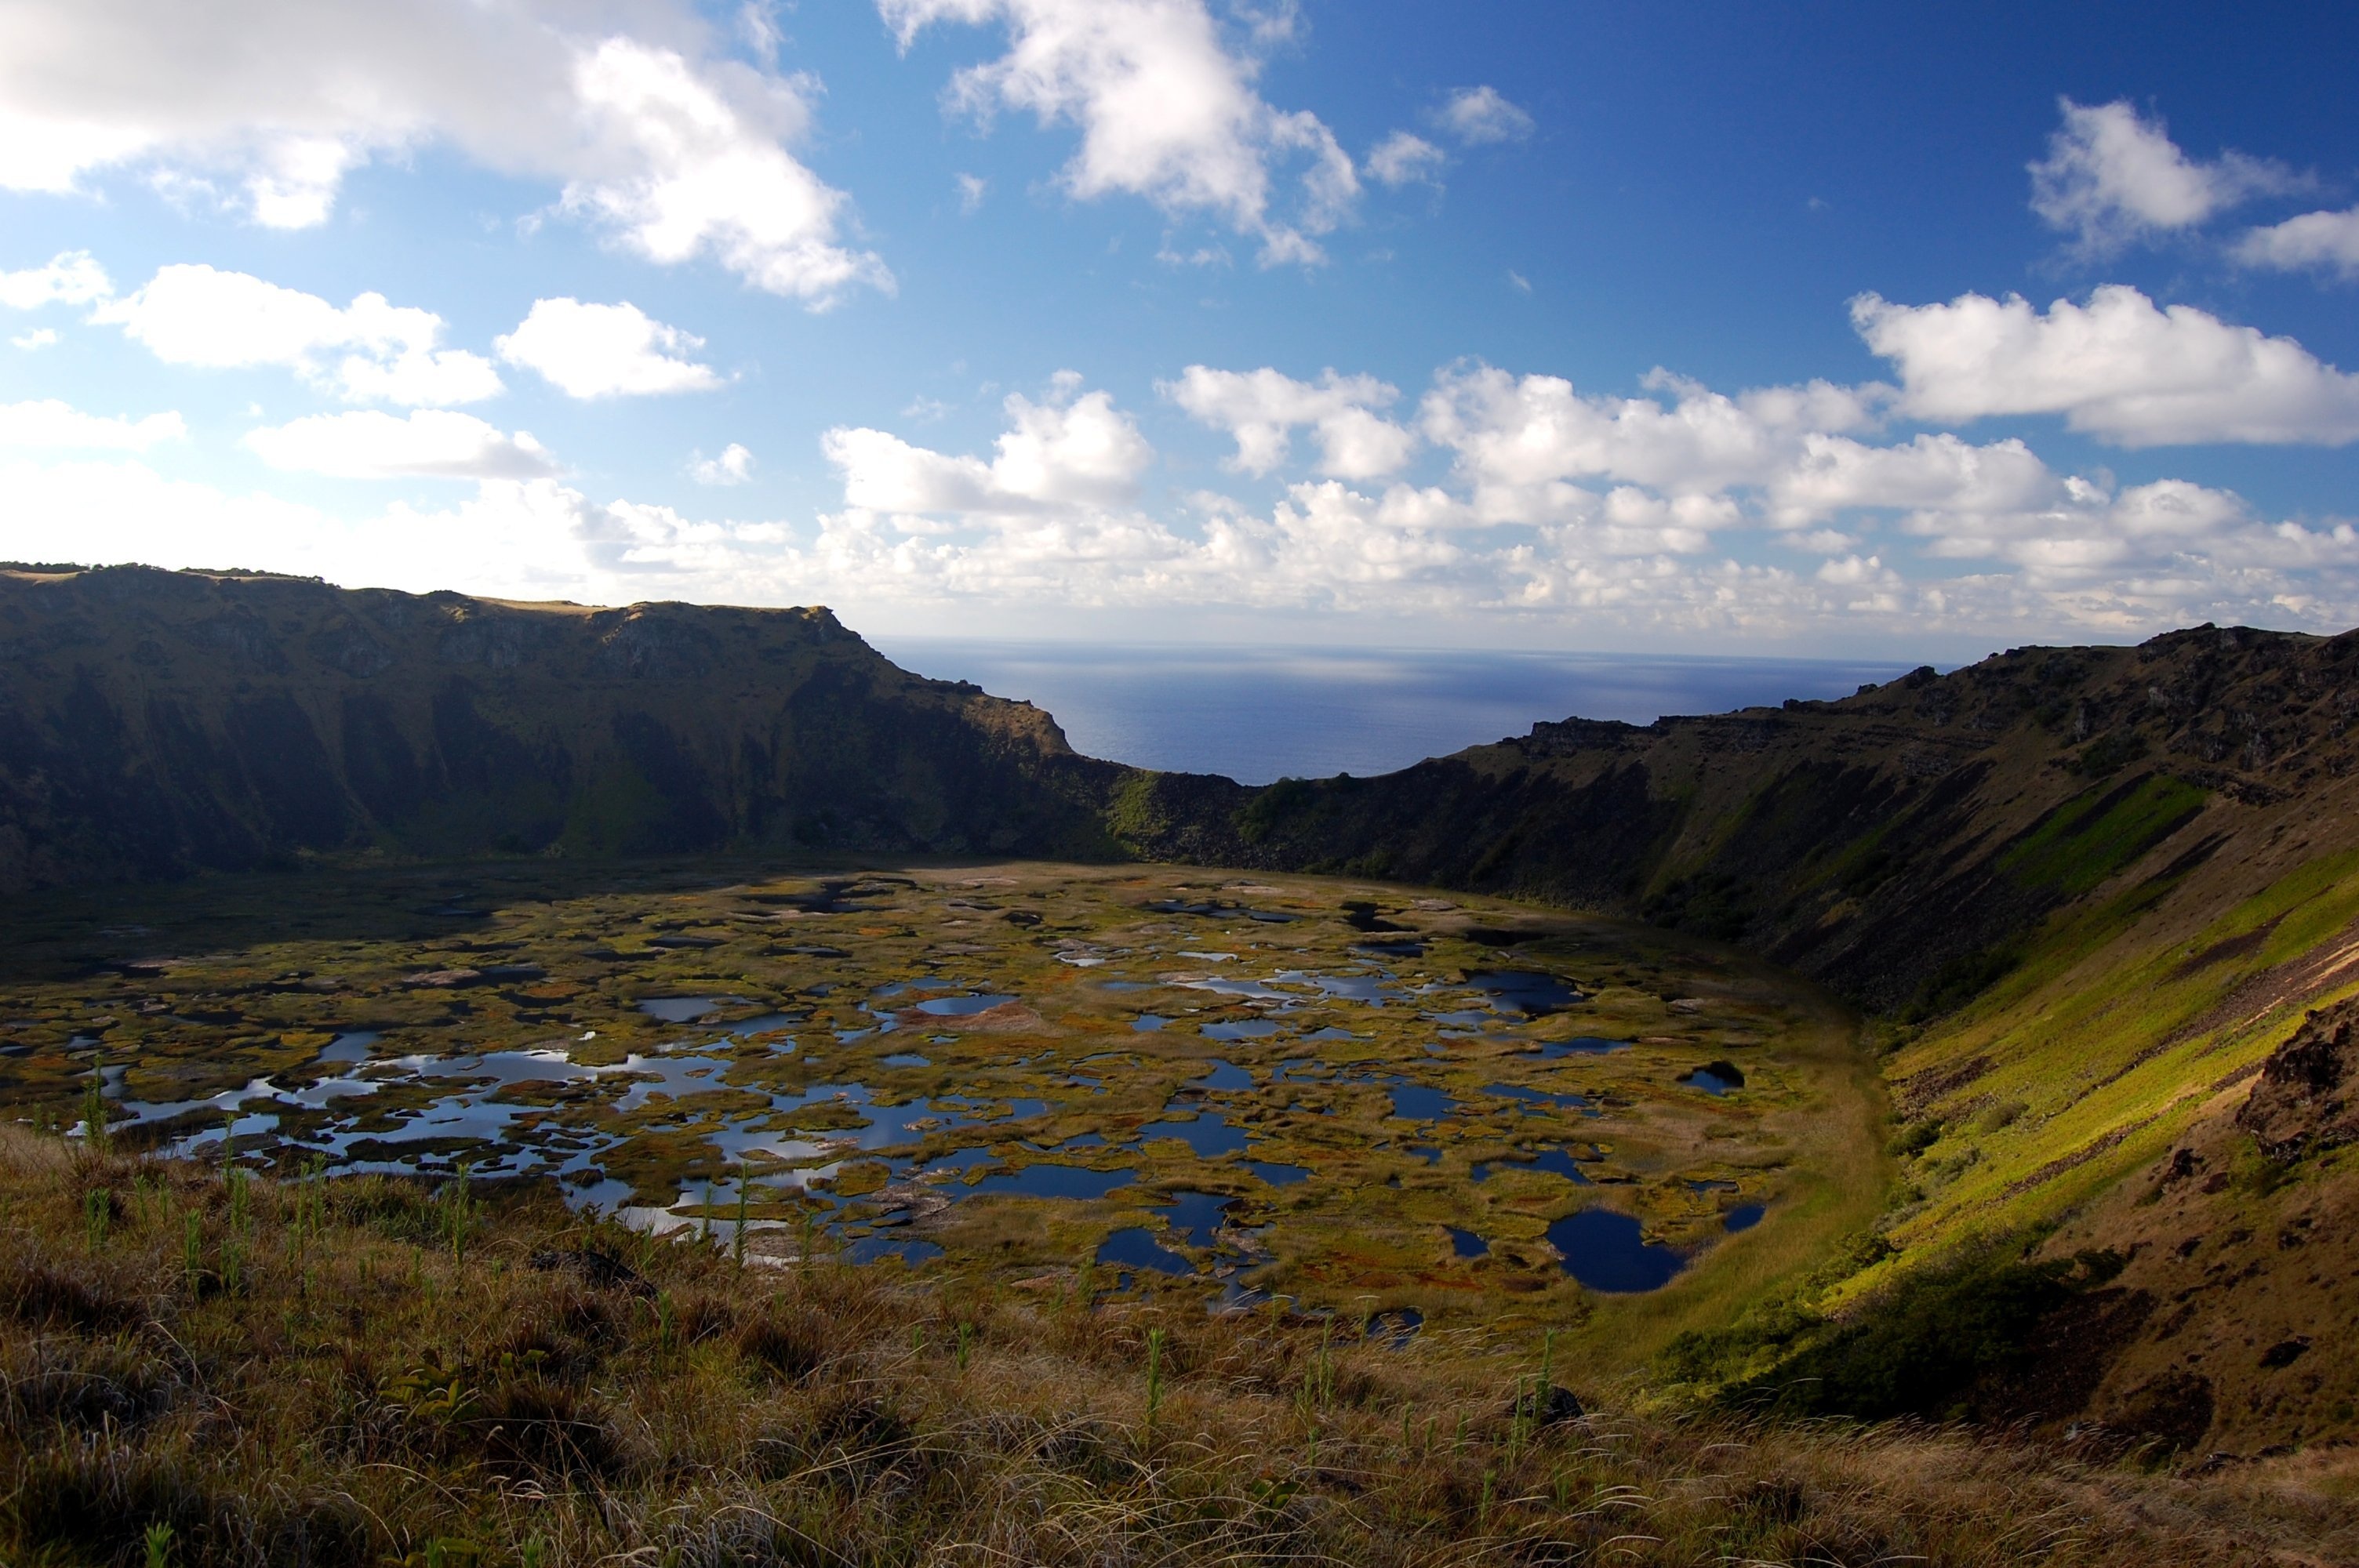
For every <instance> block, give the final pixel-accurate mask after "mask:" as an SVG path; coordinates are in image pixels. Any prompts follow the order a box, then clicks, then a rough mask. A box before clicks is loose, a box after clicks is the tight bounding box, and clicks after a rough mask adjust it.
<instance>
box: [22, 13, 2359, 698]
mask: <svg viewBox="0 0 2359 1568" xmlns="http://www.w3.org/2000/svg"><path fill="white" fill-rule="evenodd" d="M2354 58H2359V19H2354V16H2351V15H2350V14H2349V13H2348V11H2347V9H2338V8H2333V7H2328V6H2323V5H2316V6H2283V7H2247V8H2242V9H2240V10H2238V11H2237V12H2235V13H2234V15H2233V16H2226V15H2223V13H2221V12H2220V11H2219V10H2218V8H2216V7H2206V8H2203V9H2202V10H2198V9H2197V8H2195V7H2192V6H2182V7H2170V6H2157V5H2138V6H2129V5H2075V6H2071V7H2055V6H2040V7H2034V6H2030V5H2013V6H2002V5H1979V6H1956V7H1947V8H1942V9H1941V10H1940V11H1939V12H1938V13H1935V12H1932V11H1931V10H1930V8H1927V9H1925V11H1924V14H1921V15H1920V14H1916V11H1915V10H1914V9H1912V10H1910V11H1906V12H1897V11H1896V10H1895V9H1894V8H1892V7H1889V6H1867V5H1815V6H1797V7H1778V8H1765V7H1757V6H1740V5H1655V6H1646V7H1609V6H1603V5H1569V4H1532V5H1515V4H1499V5H1480V6H1464V5H1455V6H1445V5H1408V4H1369V3H1363V4H1357V5H1349V6H1346V5H1337V4H1328V3H1323V0H1304V3H1302V4H1300V5H1291V4H1287V3H1285V0H1255V3H1253V4H1245V3H1226V0H858V3H854V0H838V3H830V4H821V3H819V0H805V3H804V4H801V5H767V6H765V5H734V4H732V5H712V6H707V7H703V8H695V7H691V6H689V5H683V4H678V3H674V0H600V3H586V0H585V3H582V4H575V5H548V4H530V3H521V0H519V3H510V4H505V5H501V4H490V3H479V0H419V3H417V4H414V5H405V6H401V7H384V6H382V5H364V4H360V3H357V0H306V3H302V4H293V3H289V0H212V3H210V4H203V5H190V4H179V5H160V4H153V3H147V0H86V3H80V4H71V5H68V4H49V3H46V0H29V3H27V0H19V3H17V4H15V5H10V6H8V7H6V8H5V10H0V338H5V340H6V341H5V342H0V484H5V487H6V488H5V492H6V493H8V494H9V495H10V496H11V497H12V502H11V504H10V505H9V506H8V507H7V508H6V509H5V513H0V556H5V557H15V558H19V559H48V560H55V559H67V560H93V559H100V560H117V559H141V560H151V561H156V562H158V563H160V564H165V565H172V566H181V565H195V566H248V567H265V568H276V569H282V570H290V571H303V572H317V573H320V574H321V575H324V576H327V577H329V578H331V579H333V580H337V581H340V582H346V583H353V584H364V583H376V584H386V585H390V586H397V587H403V588H411V589H426V588H434V587H451V588H459V589H467V590H471V591H480V592H491V593H499V594H506V595H512V596H519V597H565V598H572V599H577V600H596V601H602V602H619V601H629V600H642V599H657V598H684V599H694V600H709V601H722V600H727V601H738V602H753V603H796V602H812V601H819V602H826V603H830V604H832V605H834V606H835V607H836V608H837V609H838V611H840V612H841V613H842V614H843V616H844V617H845V619H846V620H847V621H848V622H851V623H852V624H853V625H854V626H855V627H861V628H865V629H871V630H875V631H877V632H880V633H893V632H898V633H927V632H940V633H959V634H966V635H975V634H984V635H988V634H1005V635H1011V636H1025V637H1076V638H1087V637H1101V638H1103V637H1119V638H1124V639H1178V640H1186V639H1211V640H1244V641H1256V642H1306V643H1334V644H1362V643H1367V644H1402V643H1426V644H1437V645H1452V646H1474V647H1481V646H1520V647H1541V648H1550V647H1553V648H1581V649H1614V648H1629V649H1653V650H1680V649H1701V648H1712V649H1722V650H1745V649H1760V650H1765V651H1766V650H1771V649H1774V650H1777V651H1779V652H1786V653H1813V652H1822V653H1831V654H1832V653H1844V654H1877V655H1883V654H1893V655H1899V656H1909V657H1914V656H1924V657H1929V658H1939V657H1948V656H1963V655H1970V654H1978V653H1981V652H1984V651H1987V650H1988V649H1989V648H1991V647H1995V646H1999V645H2005V644H2007V643H2021V642H2027V641H2054V640H2124V639H2127V638H2132V637H2136V636H2139V635H2143V634H2146V633H2149V632H2152V631H2154V630H2158V629H2160V628H2162V627H2166V626H2169V625H2175V624H2183V623H2188V622H2194V621H2201V620H2207V619H2209V620H2223V621H2228V620H2233V621H2242V622H2255V623H2260V624H2268V625H2277V626H2287V627H2298V628H2304V629H2310V630H2339V629H2341V628H2343V627H2344V626H2346V625H2349V624H2352V623H2353V622H2359V533H2354V527H2353V520H2354V518H2359V500H2354V486H2353V481H2354V477H2359V457H2355V456H2354V443H2355V442H2359V378H2354V376H2353V375H2352V374H2350V373H2347V372H2346V371H2344V370H2343V369H2342V368H2341V367H2343V366H2350V365H2359V315H2354V311H2353V308H2352V305H2353V301H2354V287H2359V207H2354V202H2359V116H2354V114H2352V112H2351V110H2350V108H2349V104H2348V82H2347V65H2348V61H2349V60H2351V59H2354ZM364 297H381V299H380V300H378V301H377V302H376V303H374V304H372V303H369V302H367V300H366V299H364ZM356 300H360V301H362V303H359V304H355V301H356Z"/></svg>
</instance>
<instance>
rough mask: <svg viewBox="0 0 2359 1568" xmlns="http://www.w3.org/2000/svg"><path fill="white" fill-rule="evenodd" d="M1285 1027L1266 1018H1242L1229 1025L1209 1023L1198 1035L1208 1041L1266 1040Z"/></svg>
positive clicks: (1228, 1023)
mask: <svg viewBox="0 0 2359 1568" xmlns="http://www.w3.org/2000/svg"><path fill="white" fill-rule="evenodd" d="M1285 1027H1286V1026H1285V1025H1284V1024H1281V1023H1277V1022H1273V1021H1272V1020H1270V1019H1266V1018H1241V1019H1236V1020H1233V1021H1232V1022H1227V1023H1207V1024H1206V1025H1204V1026H1203V1028H1201V1029H1200V1030H1198V1031H1197V1033H1200V1034H1201V1035H1203V1037H1204V1038H1205V1039H1207V1040H1266V1039H1268V1038H1269V1037H1270V1036H1271V1035H1273V1034H1276V1033H1279V1032H1280V1031H1281V1030H1282V1029H1284V1028H1285Z"/></svg>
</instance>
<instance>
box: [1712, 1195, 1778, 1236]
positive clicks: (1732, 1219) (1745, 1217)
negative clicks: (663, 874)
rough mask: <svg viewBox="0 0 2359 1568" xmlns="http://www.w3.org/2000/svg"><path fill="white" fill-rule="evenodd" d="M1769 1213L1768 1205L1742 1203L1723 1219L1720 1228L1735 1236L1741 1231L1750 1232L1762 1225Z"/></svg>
mask: <svg viewBox="0 0 2359 1568" xmlns="http://www.w3.org/2000/svg"><path fill="white" fill-rule="evenodd" d="M1768 1212H1769V1208H1768V1206H1767V1204H1757V1203H1741V1204H1738V1205H1737V1206H1735V1207H1734V1208H1733V1209H1730V1210H1729V1211H1728V1212H1727V1213H1726V1214H1724V1215H1723V1216H1722V1217H1721V1220H1720V1227H1721V1228H1722V1229H1723V1230H1725V1231H1727V1232H1728V1233H1729V1234H1730V1235H1732V1236H1734V1235H1735V1234H1736V1233H1737V1232H1738V1231H1740V1230H1750V1229H1752V1228H1753V1227H1755V1226H1756V1225H1758V1224H1760V1223H1761V1217H1762V1216H1763V1215H1765V1214H1767V1213H1768Z"/></svg>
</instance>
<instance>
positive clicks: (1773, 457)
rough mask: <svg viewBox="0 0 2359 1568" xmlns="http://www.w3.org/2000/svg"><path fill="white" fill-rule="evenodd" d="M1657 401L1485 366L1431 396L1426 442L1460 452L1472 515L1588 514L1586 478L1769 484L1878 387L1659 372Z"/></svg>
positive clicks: (1867, 405) (1675, 485) (1871, 400)
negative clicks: (1712, 379) (1750, 381)
mask: <svg viewBox="0 0 2359 1568" xmlns="http://www.w3.org/2000/svg"><path fill="white" fill-rule="evenodd" d="M1648 383H1649V385H1650V386H1651V387H1652V388H1653V389H1654V390H1655V391H1657V392H1658V393H1660V394H1664V395H1668V397H1669V401H1668V402H1666V401H1665V400H1664V398H1663V397H1661V396H1655V397H1614V396H1602V395H1586V394H1582V393H1580V392H1577V391H1575V390H1574V388H1573V385H1572V384H1571V382H1569V381H1567V380H1565V379H1563V378H1562V377H1560V376H1549V375H1527V376H1523V377H1520V378H1519V377H1517V376H1514V375H1511V374H1509V373H1507V372H1506V371H1503V370H1499V369H1495V368H1494V367H1492V366H1489V365H1475V366H1472V367H1467V368H1462V369H1458V370H1452V371H1449V372H1445V373H1443V374H1441V375H1440V376H1438V377H1437V378H1436V379H1435V383H1434V387H1433V390H1432V391H1431V392H1430V393H1428V394H1427V395H1426V397H1425V401H1424V405H1423V407H1422V409H1421V410H1420V420H1421V423H1422V425H1423V427H1424V433H1425V436H1426V438H1428V439H1429V440H1430V441H1432V442H1434V443H1435V444H1436V445H1438V446H1443V447H1447V448H1449V449H1451V450H1452V451H1453V452H1454V453H1455V454H1456V465H1455V466H1456V469H1457V471H1458V473H1459V476H1460V477H1461V478H1462V480H1463V481H1465V482H1466V484H1467V485H1468V486H1469V487H1470V488H1471V490H1472V499H1473V505H1474V507H1475V509H1476V511H1477V512H1479V513H1481V514H1484V516H1486V517H1490V518H1492V519H1494V520H1495V521H1498V522H1503V523H1506V522H1518V523H1539V522H1548V521H1555V520H1560V519H1564V518H1567V517H1571V516H1577V515H1580V514H1584V513H1585V512H1586V510H1587V509H1588V508H1589V507H1590V505H1591V504H1592V503H1593V500H1594V497H1593V496H1592V495H1591V494H1590V493H1589V492H1586V491H1583V490H1581V489H1578V488H1576V487H1575V485H1574V483H1573V481H1580V480H1603V481H1613V482H1618V483H1623V484H1632V485H1640V486H1644V487H1647V488H1648V489H1652V490H1658V491H1661V492H1665V493H1667V494H1672V495H1710V494H1716V493H1718V492H1723V491H1726V490H1728V489H1731V488H1732V487H1735V486H1740V485H1757V484H1761V483H1764V482H1766V481H1768V480H1769V479H1770V478H1771V477H1773V476H1774V475H1776V474H1777V472H1779V471H1780V470H1781V469H1782V468H1783V466H1784V465H1786V464H1787V463H1788V462H1789V461H1791V460H1792V459H1793V457H1794V455H1795V454H1796V452H1797V451H1798V450H1799V446H1800V443H1801V441H1802V439H1803V438H1804V437H1805V436H1807V435H1810V434H1812V433H1822V432H1827V431H1840V430H1847V429H1854V428H1858V427H1863V426H1864V425H1867V424H1869V423H1870V422H1871V421H1872V420H1873V418H1874V413H1875V400H1876V399H1875V390H1874V389H1856V388H1847V387H1838V386H1832V385H1830V384H1826V383H1824V382H1813V383H1810V384H1808V385H1805V386H1799V387H1772V388H1765V389H1761V390H1758V391H1754V392H1746V393H1741V394H1739V395H1736V396H1734V397H1732V396H1730V395H1727V394H1725V393H1721V392H1714V391H1712V389H1710V388H1708V387H1704V386H1700V385H1698V384H1695V383H1693V382H1689V381H1684V380H1681V379H1680V378H1679V377H1676V376H1672V375H1669V374H1667V373H1662V372H1659V371H1658V372H1657V373H1654V374H1653V375H1651V376H1650V377H1649V378H1648Z"/></svg>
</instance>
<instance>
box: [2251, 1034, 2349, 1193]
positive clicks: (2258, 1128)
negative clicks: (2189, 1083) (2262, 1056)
mask: <svg viewBox="0 0 2359 1568" xmlns="http://www.w3.org/2000/svg"><path fill="white" fill-rule="evenodd" d="M2354 1019H2359V1001H2344V1002H2338V1003H2336V1004H2335V1005H2334V1006H2332V1007H2329V1008H2322V1009H2321V1010H2319V1011H2316V1012H2312V1013H2311V1014H2310V1015H2309V1016H2308V1017H2307V1018H2305V1019H2303V1020H2302V1022H2301V1027H2300V1028H2299V1029H2297V1030H2295V1031H2294V1032H2293V1034H2292V1035H2291V1037H2289V1038H2288V1040H2287V1041H2286V1043H2285V1044H2282V1045H2280V1046H2278V1047H2277V1049H2276V1050H2275V1051H2273V1052H2271V1053H2270V1054H2269V1057H2268V1060H2267V1061H2266V1062H2265V1063H2263V1064H2262V1065H2261V1076H2260V1077H2259V1079H2258V1080H2257V1081H2256V1082H2255V1083H2254V1085H2253V1092H2252V1094H2251V1096H2250V1097H2249V1098H2246V1099H2245V1103H2244V1105H2243V1106H2242V1107H2241V1108H2239V1109H2238V1110H2237V1112H2236V1125H2237V1126H2239V1127H2241V1128H2243V1129H2244V1130H2245V1131H2247V1132H2249V1133H2251V1134H2252V1135H2253V1138H2254V1141H2256V1142H2257V1143H2259V1145H2260V1146H2261V1151H2262V1152H2264V1153H2266V1154H2267V1155H2268V1156H2269V1157H2270V1158H2271V1159H2275V1160H2293V1159H2299V1157H2301V1156H2302V1155H2304V1154H2308V1153H2313V1152H2318V1151H2321V1150H2325V1149H2332V1148H2336V1147H2338V1146H2340V1145H2342V1144H2345V1143H2349V1142H2352V1141H2355V1140H2359V1093H2354V1091H2359V1041H2354V1039H2353V1038H2352V1023H2353V1021H2354Z"/></svg>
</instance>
